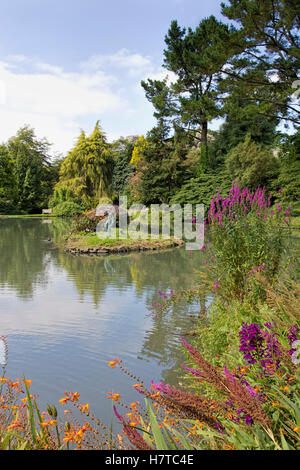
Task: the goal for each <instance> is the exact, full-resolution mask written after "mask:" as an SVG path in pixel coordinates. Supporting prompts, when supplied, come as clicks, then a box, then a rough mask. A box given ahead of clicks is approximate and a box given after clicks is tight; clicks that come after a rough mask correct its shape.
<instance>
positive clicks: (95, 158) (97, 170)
mask: <svg viewBox="0 0 300 470" xmlns="http://www.w3.org/2000/svg"><path fill="white" fill-rule="evenodd" d="M113 166H114V160H113V152H112V149H111V147H110V145H109V144H108V143H107V142H106V137H105V135H104V133H103V132H102V131H101V129H100V125H99V122H97V123H96V126H95V128H94V131H93V132H92V134H91V135H90V137H86V135H85V133H84V132H83V131H82V132H81V134H80V136H79V138H78V140H77V143H76V145H75V147H74V148H73V149H72V150H71V151H70V152H69V153H68V155H67V157H66V158H65V160H64V161H63V162H62V165H61V168H60V179H59V182H58V184H57V185H56V187H55V188H56V189H58V188H61V187H64V188H68V189H69V190H71V191H72V192H73V194H74V195H75V196H76V197H78V198H80V199H81V200H82V201H83V203H84V204H85V205H86V206H90V207H93V206H95V205H97V203H98V200H99V199H100V198H101V197H104V196H105V197H107V196H108V197H109V196H111V195H112V174H113Z"/></svg>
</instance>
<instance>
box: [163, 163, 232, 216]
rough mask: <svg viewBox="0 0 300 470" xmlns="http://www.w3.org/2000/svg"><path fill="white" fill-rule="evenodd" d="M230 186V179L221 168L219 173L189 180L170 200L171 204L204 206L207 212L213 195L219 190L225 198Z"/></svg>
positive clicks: (208, 173) (209, 173)
mask: <svg viewBox="0 0 300 470" xmlns="http://www.w3.org/2000/svg"><path fill="white" fill-rule="evenodd" d="M231 185H232V181H231V177H230V176H229V174H228V173H227V172H226V169H225V168H224V167H223V168H222V167H220V168H219V171H215V172H213V171H210V172H207V173H205V174H203V175H201V176H199V177H198V178H191V179H190V180H189V181H188V182H187V183H185V184H183V185H182V187H181V188H180V190H179V191H178V192H177V193H176V194H175V195H174V196H173V197H172V198H171V201H170V202H171V204H204V208H205V210H206V211H207V210H208V208H209V204H210V202H211V199H212V197H213V195H214V194H216V193H217V192H218V190H220V194H221V195H222V196H225V195H226V194H227V193H228V191H229V190H230V188H231Z"/></svg>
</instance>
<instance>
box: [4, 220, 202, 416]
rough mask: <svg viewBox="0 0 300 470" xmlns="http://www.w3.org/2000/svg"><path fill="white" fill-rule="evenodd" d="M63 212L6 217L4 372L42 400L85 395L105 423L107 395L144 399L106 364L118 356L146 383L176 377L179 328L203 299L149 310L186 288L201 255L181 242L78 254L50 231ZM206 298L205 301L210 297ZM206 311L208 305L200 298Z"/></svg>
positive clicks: (63, 226) (59, 226)
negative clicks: (59, 244)
mask: <svg viewBox="0 0 300 470" xmlns="http://www.w3.org/2000/svg"><path fill="white" fill-rule="evenodd" d="M67 229H68V224H67V222H65V221H63V220H59V219H51V220H44V219H25V218H23V219H22V218H20V219H2V220H0V336H1V335H6V336H7V344H8V357H7V365H6V371H5V373H6V376H8V377H10V378H15V377H21V376H22V375H23V374H25V376H26V378H28V379H32V381H33V384H32V387H31V391H32V393H37V394H38V395H39V398H38V403H39V405H40V407H41V408H43V409H44V406H45V404H46V403H53V404H55V405H58V408H60V405H59V403H58V400H59V399H60V398H62V397H63V393H64V391H71V392H75V391H77V392H79V393H80V395H81V402H82V403H90V407H91V410H92V411H93V412H94V414H95V415H96V416H98V417H99V418H101V419H103V421H105V422H107V423H108V422H109V421H110V419H111V414H112V413H111V403H110V401H108V400H107V395H108V392H111V391H113V392H115V393H120V395H121V397H122V399H123V401H125V402H128V401H136V400H141V396H140V395H139V394H138V393H137V392H136V391H135V390H134V389H133V388H132V385H133V383H134V382H132V381H131V380H130V379H129V378H128V377H127V376H125V375H124V374H122V373H121V371H119V370H118V369H113V370H111V369H110V367H109V366H108V364H107V362H108V361H111V360H113V359H114V358H115V357H118V358H120V359H122V360H123V363H124V366H126V367H127V368H128V369H129V370H130V371H132V372H133V373H134V374H135V375H137V376H140V377H141V378H142V379H143V380H144V382H145V384H146V385H147V384H150V382H151V380H152V379H153V380H154V381H155V382H157V381H159V380H163V381H165V382H168V383H171V384H176V383H177V382H178V380H180V379H179V378H180V373H181V368H180V364H181V363H182V362H183V360H184V354H183V351H182V348H181V342H180V335H181V334H182V333H185V332H187V331H189V330H192V329H193V328H194V326H195V322H196V318H197V316H198V313H199V305H191V306H187V305H179V306H178V307H176V308H174V309H172V311H170V312H168V313H166V314H162V315H157V316H154V315H153V314H152V313H151V312H150V310H149V309H150V307H151V305H152V303H153V302H154V301H158V300H160V296H159V294H158V290H160V291H162V292H166V293H169V292H170V290H171V289H172V290H174V291H175V292H176V291H177V290H178V289H180V288H182V287H190V286H191V285H192V284H193V283H194V282H195V280H196V278H197V275H196V273H195V270H196V269H199V267H200V266H201V263H202V262H203V260H202V261H201V256H203V255H202V253H201V252H192V253H189V252H188V251H186V250H185V249H184V248H176V249H172V250H166V251H163V252H154V253H153V252H151V253H149V252H148V253H133V254H130V255H120V256H112V257H104V258H99V257H88V256H86V257H85V256H80V257H75V256H73V255H70V254H66V253H64V252H63V250H61V249H58V248H55V246H54V245H53V244H52V243H51V241H49V238H51V239H55V238H56V237H57V236H59V235H60V234H62V233H63V232H64V231H67ZM203 302H205V299H204V301H203ZM202 308H203V305H202Z"/></svg>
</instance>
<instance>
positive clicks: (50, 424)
mask: <svg viewBox="0 0 300 470" xmlns="http://www.w3.org/2000/svg"><path fill="white" fill-rule="evenodd" d="M56 424H57V420H56V419H52V420H51V421H45V422H44V423H41V426H42V427H43V428H45V427H46V426H56Z"/></svg>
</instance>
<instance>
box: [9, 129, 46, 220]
mask: <svg viewBox="0 0 300 470" xmlns="http://www.w3.org/2000/svg"><path fill="white" fill-rule="evenodd" d="M7 148H8V155H9V158H10V159H11V160H12V161H13V176H14V182H15V188H14V200H15V203H16V206H17V208H18V209H19V210H22V211H29V212H30V211H34V210H36V209H40V208H41V206H42V205H43V204H44V201H45V194H44V192H43V187H42V181H43V179H44V178H45V168H46V166H47V165H48V163H49V159H50V157H49V148H50V144H49V142H48V141H47V140H46V139H38V138H37V137H36V135H35V132H34V130H33V129H32V128H30V127H29V126H25V127H23V128H21V129H20V130H19V131H18V132H17V135H16V136H15V137H12V138H11V139H9V141H8V145H7Z"/></svg>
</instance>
